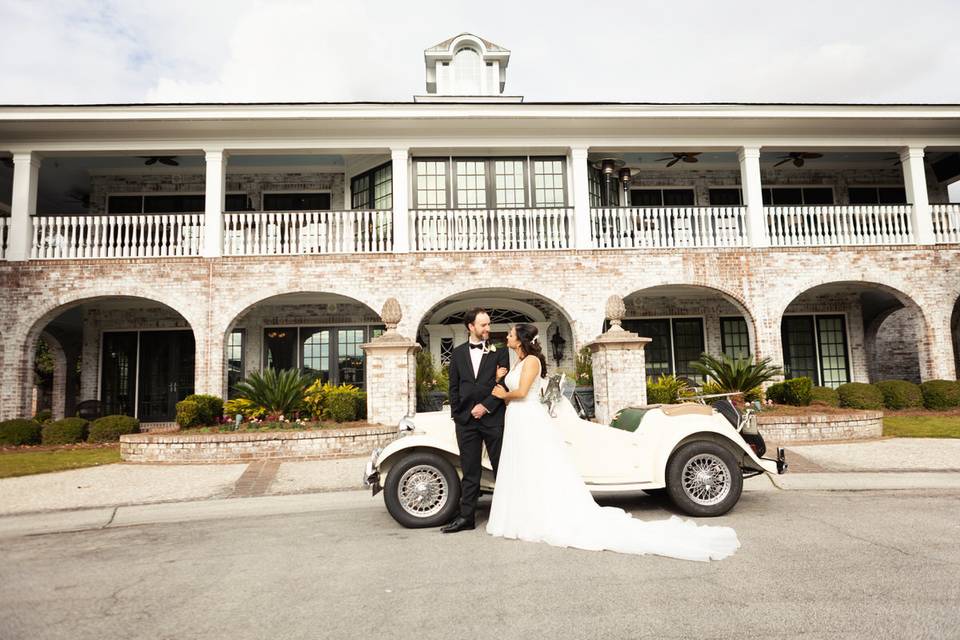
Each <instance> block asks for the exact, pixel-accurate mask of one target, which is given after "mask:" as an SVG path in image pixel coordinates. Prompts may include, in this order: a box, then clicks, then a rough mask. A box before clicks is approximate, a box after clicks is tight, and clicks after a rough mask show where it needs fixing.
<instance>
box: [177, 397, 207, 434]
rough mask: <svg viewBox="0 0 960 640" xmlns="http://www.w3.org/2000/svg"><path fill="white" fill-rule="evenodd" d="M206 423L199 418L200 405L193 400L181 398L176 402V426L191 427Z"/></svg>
mask: <svg viewBox="0 0 960 640" xmlns="http://www.w3.org/2000/svg"><path fill="white" fill-rule="evenodd" d="M203 424H206V423H204V422H203V420H201V419H200V405H199V404H198V403H196V402H194V401H193V400H181V401H180V402H178V403H177V426H179V427H180V428H181V429H191V428H193V427H199V426H200V425H203Z"/></svg>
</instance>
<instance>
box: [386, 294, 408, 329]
mask: <svg viewBox="0 0 960 640" xmlns="http://www.w3.org/2000/svg"><path fill="white" fill-rule="evenodd" d="M402 318H403V312H402V311H401V310H400V303H399V302H397V299H396V298H387V301H386V302H384V303H383V310H382V311H381V312H380V319H381V320H383V324H385V325H387V331H394V330H396V328H397V325H398V324H400V320H401V319H402Z"/></svg>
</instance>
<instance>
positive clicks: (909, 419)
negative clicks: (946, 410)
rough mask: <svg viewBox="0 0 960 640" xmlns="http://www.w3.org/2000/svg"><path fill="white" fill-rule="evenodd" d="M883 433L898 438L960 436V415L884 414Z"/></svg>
mask: <svg viewBox="0 0 960 640" xmlns="http://www.w3.org/2000/svg"><path fill="white" fill-rule="evenodd" d="M883 435H885V436H896V437H898V438H960V415H942V414H941V415H927V416H924V415H916V414H914V415H884V417H883Z"/></svg>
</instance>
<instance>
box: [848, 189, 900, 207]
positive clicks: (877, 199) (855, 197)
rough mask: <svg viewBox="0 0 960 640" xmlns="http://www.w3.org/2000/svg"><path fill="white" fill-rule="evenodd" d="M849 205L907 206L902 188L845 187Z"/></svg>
mask: <svg viewBox="0 0 960 640" xmlns="http://www.w3.org/2000/svg"><path fill="white" fill-rule="evenodd" d="M847 197H848V198H849V200H850V204H907V190H906V189H905V188H904V187H847Z"/></svg>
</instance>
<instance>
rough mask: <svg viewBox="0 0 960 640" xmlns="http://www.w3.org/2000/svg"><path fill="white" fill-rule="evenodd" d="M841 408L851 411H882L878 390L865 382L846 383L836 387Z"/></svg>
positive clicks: (880, 395)
mask: <svg viewBox="0 0 960 640" xmlns="http://www.w3.org/2000/svg"><path fill="white" fill-rule="evenodd" d="M837 396H838V397H839V398H840V406H841V407H850V408H851V409H883V394H882V393H881V392H880V389H878V388H877V387H875V386H873V385H872V384H866V383H865V382H848V383H846V384H842V385H840V386H839V387H837Z"/></svg>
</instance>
